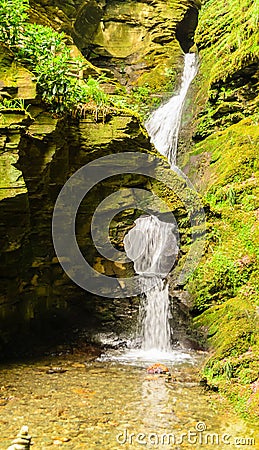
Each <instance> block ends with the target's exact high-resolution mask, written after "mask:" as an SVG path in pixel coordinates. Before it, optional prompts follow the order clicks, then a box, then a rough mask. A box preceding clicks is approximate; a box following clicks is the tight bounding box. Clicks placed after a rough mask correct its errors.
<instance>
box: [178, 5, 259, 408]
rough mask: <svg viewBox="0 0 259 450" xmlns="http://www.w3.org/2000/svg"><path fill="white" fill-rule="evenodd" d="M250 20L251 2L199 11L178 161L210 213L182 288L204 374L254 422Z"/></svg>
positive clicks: (258, 141)
mask: <svg viewBox="0 0 259 450" xmlns="http://www.w3.org/2000/svg"><path fill="white" fill-rule="evenodd" d="M258 13H259V10H258V3H257V2H255V1H247V0H243V1H241V2H240V1H232V2H225V1H219V2H215V1H214V0H209V1H207V2H205V3H204V5H203V8H202V11H201V15H200V19H199V26H198V29H197V32H196V42H197V45H198V48H199V50H200V71H199V75H198V77H197V79H196V87H194V89H193V96H194V100H195V106H194V113H195V122H194V123H193V124H192V125H191V127H190V128H191V129H192V130H194V131H193V139H194V141H193V144H192V150H191V153H189V154H188V157H187V156H185V157H181V158H180V159H181V160H182V164H183V166H185V170H186V171H187V172H188V174H189V176H190V177H191V178H192V179H193V181H194V183H195V184H196V186H197V187H198V189H199V190H200V192H202V194H203V197H204V202H205V205H206V209H207V211H208V215H207V219H208V244H207V250H206V254H205V255H204V259H203V261H202V263H201V264H200V266H199V269H198V270H197V271H196V273H195V274H194V275H193V277H192V278H191V279H190V280H189V284H188V289H189V291H190V292H191V294H192V296H193V298H194V305H193V312H194V314H195V315H196V316H197V317H196V319H195V322H196V324H197V326H199V327H201V328H202V330H203V331H204V332H205V333H206V335H207V338H208V341H209V344H210V345H211V347H212V348H213V349H214V353H213V354H212V356H211V358H210V359H209V361H208V362H207V364H206V366H205V367H204V375H205V377H206V378H207V383H208V384H209V385H210V386H214V387H215V386H216V387H219V388H220V389H222V391H224V392H226V393H227V394H228V396H229V397H230V398H231V399H232V400H233V401H234V403H235V405H236V406H237V407H238V408H239V409H240V411H241V412H242V413H244V414H252V415H259V410H258V399H259V389H258V387H259V381H258V379H259V371H258V367H259V328H258V307H259V290H258V286H259V277H258V273H259V272H258V264H259V260H258V257H259V254H258V244H259V222H258V219H259V215H258V211H259V209H258V208H259V195H258V194H259V187H258V181H259V152H258V149H259V132H258V129H259V127H258V121H259V115H258V98H259V97H258V82H259V67H258V62H259V57H258V55H259V33H258V20H259V19H258ZM185 131H186V130H185ZM187 135H188V133H187ZM197 173H198V177H197Z"/></svg>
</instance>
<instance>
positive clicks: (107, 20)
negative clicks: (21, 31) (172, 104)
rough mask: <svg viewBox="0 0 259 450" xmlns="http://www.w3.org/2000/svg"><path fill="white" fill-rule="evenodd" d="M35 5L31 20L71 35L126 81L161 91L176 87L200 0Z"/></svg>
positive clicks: (56, 0) (45, 0) (40, 1)
mask: <svg viewBox="0 0 259 450" xmlns="http://www.w3.org/2000/svg"><path fill="white" fill-rule="evenodd" d="M31 7H32V10H31V19H32V20H33V21H36V22H37V23H43V24H46V25H50V26H52V27H54V28H56V29H57V30H60V31H64V32H65V33H66V34H67V35H68V36H71V37H72V39H73V41H74V43H75V44H76V46H77V47H78V48H79V49H80V51H81V52H82V53H83V55H84V56H86V58H87V59H88V60H90V61H91V62H93V63H94V64H95V65H97V66H98V67H102V68H105V69H107V72H108V74H112V75H113V76H114V77H115V79H117V80H119V82H120V83H121V84H122V85H125V86H126V87H127V88H129V89H130V88H131V87H132V85H138V86H143V85H145V86H146V85H147V86H148V87H150V89H151V91H153V92H154V93H159V92H161V93H163V92H165V91H168V90H169V91H172V90H173V89H174V84H175V82H177V78H178V77H177V75H178V73H179V72H180V70H179V69H180V68H181V65H182V55H183V51H184V52H187V51H189V49H190V48H191V47H192V45H193V44H194V32H195V28H196V26H197V21H198V10H199V8H200V1H199V0H195V1H192V0H182V1H179V0H174V1H172V2H164V1H161V0H155V1H153V0H142V1H136V0H127V1H120V0H117V1H115V0H101V1H97V0H88V1H82V0H81V1H80V0H78V1H76V0H71V1H70V2H65V3H64V2H62V1H60V0H37V1H35V0H33V1H32V2H31ZM179 43H180V45H179ZM181 47H182V48H181Z"/></svg>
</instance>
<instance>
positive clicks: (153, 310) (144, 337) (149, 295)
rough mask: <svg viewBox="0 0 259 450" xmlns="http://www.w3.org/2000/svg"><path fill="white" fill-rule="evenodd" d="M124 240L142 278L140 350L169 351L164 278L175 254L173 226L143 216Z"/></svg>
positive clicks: (167, 305)
mask: <svg viewBox="0 0 259 450" xmlns="http://www.w3.org/2000/svg"><path fill="white" fill-rule="evenodd" d="M135 224H136V225H135V227H134V228H132V229H131V230H130V231H129V233H128V234H127V235H126V236H125V238H124V247H125V251H126V253H127V256H128V257H129V258H130V259H131V260H132V261H134V269H135V272H136V273H138V274H139V275H141V277H140V284H141V290H142V292H143V294H144V295H143V299H142V304H141V307H140V314H139V317H140V338H141V347H142V349H143V350H145V351H148V350H154V349H156V350H159V351H160V352H161V351H162V352H169V351H170V350H171V344H170V342H171V332H170V325H169V316H170V302H169V295H168V285H167V283H165V282H164V280H163V277H165V276H166V275H167V274H168V272H169V270H170V268H172V266H173V264H174V261H175V260H176V257H177V254H178V250H179V248H178V244H177V238H178V234H177V231H176V227H175V225H174V224H172V223H167V222H162V221H161V220H159V219H158V218H157V217H156V216H142V217H140V218H139V219H137V220H136V221H135Z"/></svg>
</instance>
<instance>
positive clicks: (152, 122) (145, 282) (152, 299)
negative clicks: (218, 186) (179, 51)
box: [124, 53, 197, 355]
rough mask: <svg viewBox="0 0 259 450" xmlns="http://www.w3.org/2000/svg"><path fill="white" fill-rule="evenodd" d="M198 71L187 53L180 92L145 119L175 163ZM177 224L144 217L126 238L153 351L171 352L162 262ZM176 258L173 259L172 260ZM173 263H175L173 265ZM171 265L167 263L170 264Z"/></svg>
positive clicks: (173, 251) (171, 250)
mask: <svg viewBox="0 0 259 450" xmlns="http://www.w3.org/2000/svg"><path fill="white" fill-rule="evenodd" d="M196 72H197V62H196V55H195V54H194V53H189V54H186V55H185V62H184V71H183V75H182V80H181V87H180V92H179V94H178V95H175V96H174V97H172V98H171V99H170V100H169V101H168V102H167V103H166V104H165V105H163V106H161V107H160V108H158V109H157V110H156V111H155V112H154V113H153V114H152V115H151V117H150V118H149V119H148V121H147V122H146V129H147V131H148V133H149V136H150V138H151V142H152V143H153V144H154V145H155V147H156V149H157V150H158V151H159V152H160V153H161V154H163V155H164V156H166V157H167V159H168V161H169V162H170V164H171V166H174V167H175V168H176V169H177V167H176V166H175V163H176V152H177V142H178V134H179V129H180V124H181V116H182V110H183V105H184V101H185V97H186V94H187V91H188V88H189V86H190V83H191V81H192V80H193V78H194V76H195V74H196ZM175 233H176V230H175V226H174V225H172V224H169V223H166V222H163V221H161V220H159V219H158V218H157V217H155V216H152V215H151V216H142V217H140V218H139V219H137V220H136V221H135V227H134V228H132V229H131V230H130V231H129V233H128V234H127V235H126V236H125V238H124V247H125V251H126V253H127V256H128V257H129V258H130V259H131V260H132V261H133V262H134V269H135V272H136V273H137V274H140V275H141V278H140V283H141V289H142V292H143V295H142V297H143V298H142V302H141V305H140V314H139V321H140V338H141V349H142V350H144V351H149V352H153V354H154V355H156V354H157V352H167V353H168V352H170V351H171V350H172V348H171V330H170V324H169V319H170V299H169V291H168V283H167V281H166V280H165V279H164V278H165V276H166V275H167V274H166V273H164V272H163V267H164V264H163V261H164V260H165V258H168V257H171V258H172V261H175V258H176V255H177V253H178V250H179V248H178V245H177V235H176V234H175ZM173 258H174V259H173ZM172 265H173V264H172ZM167 267H168V266H167Z"/></svg>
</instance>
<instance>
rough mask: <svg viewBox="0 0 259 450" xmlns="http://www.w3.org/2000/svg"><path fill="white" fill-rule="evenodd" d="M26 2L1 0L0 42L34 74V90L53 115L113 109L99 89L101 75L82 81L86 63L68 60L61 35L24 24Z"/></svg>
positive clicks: (26, 0)
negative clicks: (35, 83) (35, 89)
mask: <svg viewBox="0 0 259 450" xmlns="http://www.w3.org/2000/svg"><path fill="white" fill-rule="evenodd" d="M28 8H29V2H28V0H3V1H2V3H1V5H0V41H2V42H4V43H5V44H7V45H9V46H10V48H11V49H12V51H13V52H14V54H15V56H16V58H17V59H18V60H19V61H20V62H22V63H23V64H26V65H27V66H28V67H29V69H30V70H31V71H32V72H33V73H34V74H35V75H36V79H37V90H38V93H39V94H40V95H41V97H42V99H43V100H44V102H46V103H47V104H48V105H49V108H50V110H51V111H52V112H54V113H56V114H64V113H70V114H73V111H74V110H76V111H77V114H78V113H79V112H80V108H78V105H81V109H82V110H83V111H84V112H85V111H86V110H89V111H90V112H94V113H95V116H96V111H99V110H101V109H102V108H105V109H107V107H109V106H111V107H114V104H113V103H112V101H111V99H110V98H109V96H108V95H107V94H105V93H104V91H103V90H102V89H101V86H100V82H104V81H105V78H104V77H103V76H101V77H98V79H94V78H92V77H91V76H89V77H88V80H87V81H86V80H84V79H83V69H84V67H85V66H86V65H87V61H86V60H84V59H83V58H82V59H76V58H72V57H71V53H70V49H69V47H68V46H67V45H66V44H65V35H64V33H57V32H56V31H54V30H53V29H52V28H50V27H47V26H43V25H36V24H30V23H27V22H26V20H27V18H28V14H27V11H28Z"/></svg>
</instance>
